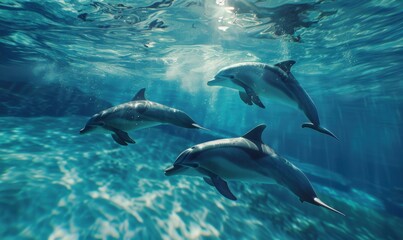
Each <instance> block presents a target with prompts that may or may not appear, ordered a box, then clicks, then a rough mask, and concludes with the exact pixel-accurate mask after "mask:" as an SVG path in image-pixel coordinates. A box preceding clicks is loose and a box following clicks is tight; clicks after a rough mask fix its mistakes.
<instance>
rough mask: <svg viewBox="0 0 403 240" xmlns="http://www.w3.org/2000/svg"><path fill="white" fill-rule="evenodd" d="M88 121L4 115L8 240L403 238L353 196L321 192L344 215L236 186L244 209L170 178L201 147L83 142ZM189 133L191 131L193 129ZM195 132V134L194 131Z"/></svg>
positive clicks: (1, 230)
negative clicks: (171, 169)
mask: <svg viewBox="0 0 403 240" xmlns="http://www.w3.org/2000/svg"><path fill="white" fill-rule="evenodd" d="M85 121H86V119H85V118H78V117H76V118H0V125H1V126H2V127H1V129H2V131H1V132H0V139H1V140H0V159H1V161H0V209H1V214H0V238H1V239H14V238H15V237H19V238H21V239H46V238H48V239H92V238H96V239H201V238H203V239H301V238H304V239H399V238H400V239H401V238H402V236H403V229H402V227H401V226H403V220H402V219H401V218H397V217H394V216H391V215H388V214H387V213H386V212H385V211H384V210H383V205H382V202H380V201H379V200H378V199H376V198H374V197H372V196H370V195H368V194H365V193H363V192H360V191H359V190H357V189H353V190H352V191H350V192H336V191H334V190H332V189H329V188H326V187H320V186H316V189H317V192H318V195H319V196H320V197H321V198H322V199H323V200H324V201H325V202H328V203H329V205H332V206H334V207H336V208H337V209H339V210H341V211H343V212H344V213H346V215H347V217H345V218H343V217H341V216H339V215H336V214H334V213H331V212H328V211H327V210H325V209H322V208H319V207H315V206H312V205H308V204H306V203H304V204H301V203H300V202H299V200H298V199H297V198H296V197H295V196H294V195H292V194H291V193H290V192H289V191H287V190H285V189H283V188H281V187H279V186H268V185H258V184H240V183H230V184H231V188H232V189H233V192H234V193H235V195H237V197H238V199H239V200H238V201H237V202H233V201H230V200H227V199H225V198H224V197H222V196H221V195H219V194H218V193H217V191H216V190H215V189H214V188H212V187H210V186H209V185H207V184H205V183H204V181H203V180H202V179H199V178H190V177H181V176H173V177H166V176H164V172H163V170H164V169H165V168H166V167H167V166H169V165H170V164H172V163H173V161H174V160H175V158H176V156H177V155H178V154H179V153H180V152H181V151H182V150H183V149H185V148H186V147H188V146H190V145H192V144H194V143H195V142H189V141H187V140H186V139H184V138H180V137H177V136H173V135H169V134H167V133H165V132H164V128H153V129H147V130H142V131H138V132H133V133H131V135H132V136H133V138H134V139H135V140H136V141H137V144H135V145H131V146H128V147H121V146H119V145H117V144H115V143H114V142H113V140H112V138H111V137H110V136H108V135H84V136H80V135H79V134H78V130H79V129H80V127H81V126H82V125H83V124H84V123H85ZM186 131H188V130H186ZM189 131H191V130H189Z"/></svg>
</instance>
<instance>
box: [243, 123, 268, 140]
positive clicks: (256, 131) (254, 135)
mask: <svg viewBox="0 0 403 240" xmlns="http://www.w3.org/2000/svg"><path fill="white" fill-rule="evenodd" d="M265 128H266V125H265V124H260V125H257V126H256V127H255V128H253V129H252V130H250V131H249V132H247V133H246V134H245V135H243V136H242V137H243V138H246V139H249V140H251V141H257V142H263V141H262V133H263V130H264V129H265Z"/></svg>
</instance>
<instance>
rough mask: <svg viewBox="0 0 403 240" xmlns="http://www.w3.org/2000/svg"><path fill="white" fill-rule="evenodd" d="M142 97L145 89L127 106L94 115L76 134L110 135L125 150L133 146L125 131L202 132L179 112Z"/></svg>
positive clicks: (125, 104) (185, 115)
mask: <svg viewBox="0 0 403 240" xmlns="http://www.w3.org/2000/svg"><path fill="white" fill-rule="evenodd" d="M144 93H145V88H143V89H141V90H140V91H138V92H137V94H136V95H135V96H134V97H133V99H132V100H131V101H130V102H127V103H123V104H120V105H117V106H115V107H111V108H108V109H106V110H104V111H101V112H99V113H97V114H95V115H94V116H92V117H91V118H90V120H88V122H87V124H86V125H85V127H84V128H82V129H81V130H80V134H85V133H88V132H101V133H112V138H113V140H115V141H116V142H117V143H118V144H120V145H124V146H126V145H127V144H128V143H135V141H134V140H133V139H132V138H131V137H130V136H129V134H128V133H127V131H129V130H138V129H143V128H149V127H153V126H157V125H161V124H173V125H176V126H179V127H184V128H199V129H206V128H203V127H201V126H200V125H198V124H197V123H196V122H195V121H194V120H193V119H192V118H190V117H189V116H188V115H187V114H186V113H184V112H182V111H181V110H178V109H175V108H171V107H167V106H165V105H162V104H159V103H156V102H152V101H148V100H146V98H145V97H144ZM206 130H207V129H206Z"/></svg>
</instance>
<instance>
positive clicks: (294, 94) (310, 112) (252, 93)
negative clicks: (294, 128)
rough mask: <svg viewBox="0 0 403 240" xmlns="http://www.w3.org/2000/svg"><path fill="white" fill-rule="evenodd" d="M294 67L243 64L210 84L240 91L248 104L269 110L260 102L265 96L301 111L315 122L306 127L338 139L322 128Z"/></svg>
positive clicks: (222, 72) (225, 70)
mask: <svg viewBox="0 0 403 240" xmlns="http://www.w3.org/2000/svg"><path fill="white" fill-rule="evenodd" d="M294 64H295V61H293V60H289V61H284V62H281V63H277V64H275V65H274V66H270V65H268V64H264V63H250V62H246V63H239V64H235V65H231V66H228V67H225V68H223V69H221V70H220V71H219V72H218V73H217V74H216V76H215V77H214V79H213V80H211V81H209V82H208V83H207V85H209V86H222V87H228V88H233V89H236V90H239V96H240V97H241V99H242V101H243V102H245V103H246V104H248V105H252V104H255V105H257V106H259V107H261V108H265V106H264V105H263V103H262V102H261V100H260V96H262V97H267V98H269V99H271V100H273V101H278V102H281V103H283V104H286V105H288V106H291V107H294V108H297V109H300V110H302V111H303V112H304V113H305V115H306V116H307V117H308V119H309V120H310V121H311V122H309V123H304V124H302V127H303V128H305V127H308V128H312V129H314V130H316V131H319V132H321V133H324V134H327V135H330V136H332V137H334V138H336V139H337V137H336V136H335V135H334V134H333V133H332V132H330V131H329V130H327V129H326V128H324V127H321V126H320V121H319V116H318V111H317V110H316V106H315V104H314V103H313V101H312V99H311V98H310V97H309V95H308V93H307V92H306V91H305V90H304V89H303V88H302V87H301V85H300V84H299V83H298V81H297V80H296V79H295V77H294V76H293V75H292V73H291V72H290V70H291V67H292V65H294Z"/></svg>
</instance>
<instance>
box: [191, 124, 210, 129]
mask: <svg viewBox="0 0 403 240" xmlns="http://www.w3.org/2000/svg"><path fill="white" fill-rule="evenodd" d="M192 126H193V127H194V128H199V129H203V130H207V131H211V130H210V129H208V128H205V127H202V126H200V125H199V124H197V123H192Z"/></svg>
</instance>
